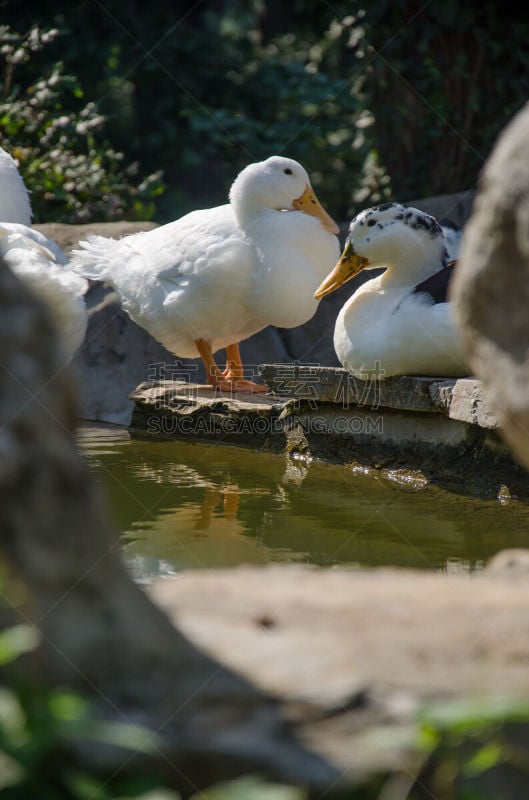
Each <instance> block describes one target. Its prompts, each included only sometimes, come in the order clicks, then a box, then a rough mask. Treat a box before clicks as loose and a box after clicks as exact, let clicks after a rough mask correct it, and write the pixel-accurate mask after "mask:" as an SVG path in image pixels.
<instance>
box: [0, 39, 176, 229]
mask: <svg viewBox="0 0 529 800" xmlns="http://www.w3.org/2000/svg"><path fill="white" fill-rule="evenodd" d="M57 35H58V31H57V30H55V29H51V30H47V31H44V30H42V29H40V28H39V27H38V26H34V27H32V28H31V29H30V31H29V32H28V33H27V34H25V35H21V34H18V33H16V32H14V31H12V30H11V29H10V28H8V27H6V26H3V27H0V53H1V54H2V56H3V58H4V62H5V72H4V82H3V86H2V92H1V94H2V101H1V102H0V143H1V144H2V146H4V147H5V149H6V150H7V151H8V152H10V153H11V154H12V155H13V156H15V157H16V158H17V159H18V161H19V168H20V172H21V174H22V176H23V178H24V181H25V183H26V186H27V187H28V189H29V190H30V191H31V193H32V207H33V213H34V219H35V221H38V222H44V221H54V222H88V221H94V220H115V219H123V218H129V219H150V218H151V217H152V216H153V214H154V209H155V207H154V202H153V201H154V198H155V197H156V196H157V195H158V194H159V193H160V192H161V191H162V184H161V174H160V173H156V174H152V175H149V176H148V177H147V178H145V179H144V180H142V181H141V182H140V183H139V184H138V185H137V184H136V181H137V178H138V165H137V164H132V165H130V166H128V167H124V166H123V154H122V153H119V152H116V151H115V150H114V149H113V148H112V147H110V146H109V145H108V144H107V143H106V142H104V141H99V140H98V139H97V138H96V134H97V133H98V132H99V131H100V130H101V129H102V127H103V126H104V123H105V119H104V117H103V116H102V115H101V114H99V113H98V112H97V109H96V107H95V104H94V103H92V102H88V103H85V102H84V93H83V90H82V88H81V85H80V84H79V81H78V80H77V79H76V78H75V77H73V76H71V75H65V74H64V72H63V64H62V63H61V62H57V63H54V64H53V65H52V66H51V67H50V68H49V71H47V73H46V75H45V76H41V77H39V76H38V74H36V72H35V70H36V69H38V67H37V66H36V63H34V62H35V61H36V60H37V56H38V54H40V52H41V50H43V49H44V48H46V46H47V45H49V44H50V43H52V42H53V41H54V39H55V38H56V37H57ZM21 68H24V70H23V75H24V77H25V78H27V79H30V82H29V85H26V86H25V87H23V86H22V84H21V83H18V82H17V80H16V79H17V73H18V71H19V70H21ZM31 78H34V80H31Z"/></svg>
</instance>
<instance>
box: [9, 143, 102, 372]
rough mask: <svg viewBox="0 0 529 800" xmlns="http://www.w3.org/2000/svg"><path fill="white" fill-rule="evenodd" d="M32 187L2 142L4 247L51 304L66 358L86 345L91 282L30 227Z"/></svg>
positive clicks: (33, 288) (25, 278)
mask: <svg viewBox="0 0 529 800" xmlns="http://www.w3.org/2000/svg"><path fill="white" fill-rule="evenodd" d="M31 216H32V214H31V204H30V200H29V193H28V190H27V189H26V186H25V184H24V181H23V180H22V177H21V175H20V173H19V171H18V167H17V164H16V161H15V160H14V159H13V158H12V157H11V156H10V155H9V154H8V153H7V152H6V151H5V150H4V149H3V148H1V147H0V253H1V254H2V255H3V257H4V259H5V261H6V263H7V264H8V265H9V267H10V268H11V270H12V271H13V272H14V273H15V274H16V275H17V276H18V277H19V278H20V280H22V281H23V282H24V283H25V284H26V285H27V286H28V288H29V289H30V290H31V291H33V292H34V293H35V294H36V295H37V296H38V297H39V298H40V300H41V301H42V302H43V303H44V304H45V305H46V306H47V308H48V311H49V313H50V317H51V319H52V322H53V324H54V325H55V328H56V330H57V333H58V336H59V339H60V343H61V346H62V350H63V352H64V354H65V357H66V359H68V360H69V359H70V358H71V357H72V356H73V355H74V353H75V352H76V350H77V349H78V348H79V347H80V346H81V344H82V342H83V340H84V336H85V333H86V326H87V318H88V315H87V310H86V304H85V301H84V299H83V296H84V294H85V292H86V291H87V289H88V283H87V281H86V280H84V278H81V277H80V276H79V275H77V274H76V273H74V272H72V271H71V270H70V269H69V267H68V259H67V258H66V256H65V254H64V253H63V251H62V250H61V248H60V247H59V246H58V244H57V243H56V242H54V241H53V240H52V239H49V238H48V237H46V236H44V235H43V234H42V233H40V232H39V231H37V230H35V229H34V228H32V227H31Z"/></svg>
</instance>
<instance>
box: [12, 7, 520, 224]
mask: <svg viewBox="0 0 529 800" xmlns="http://www.w3.org/2000/svg"><path fill="white" fill-rule="evenodd" d="M0 11H1V13H0V23H1V24H3V25H4V26H8V30H6V29H4V31H3V33H2V37H3V39H2V41H3V45H4V46H3V59H4V64H3V70H2V72H3V75H2V78H1V80H2V88H1V96H0V143H1V144H2V145H3V146H5V147H6V148H7V149H9V150H10V151H13V149H15V150H16V151H17V153H16V154H17V156H18V157H19V159H20V161H21V170H22V172H23V174H24V177H25V179H26V181H27V183H28V184H29V186H30V187H31V189H32V190H33V204H34V209H35V219H36V221H51V220H63V221H88V220H97V219H119V218H122V217H129V218H141V217H154V218H155V219H157V220H159V221H167V220H169V219H172V218H175V217H177V216H179V215H181V214H183V213H185V212H186V211H188V210H190V209H193V208H197V207H204V206H208V205H215V204H217V203H222V202H224V201H225V197H226V192H227V189H228V187H229V185H230V183H231V181H232V180H233V178H234V176H235V175H236V173H237V172H238V171H239V170H240V169H241V168H242V167H243V166H245V165H246V164H247V163H248V162H250V161H256V160H260V159H262V158H265V157H267V156H269V155H271V154H273V153H282V154H285V155H289V156H291V157H293V158H296V159H298V160H300V161H301V162H302V163H303V164H304V165H305V166H306V167H307V169H308V170H309V172H310V174H311V176H312V178H313V182H314V184H315V187H316V189H317V191H318V193H319V195H320V197H321V199H322V201H323V202H324V203H325V204H326V205H327V206H328V208H329V209H330V211H331V213H332V214H333V215H334V216H335V217H337V218H340V219H346V218H347V217H348V216H349V215H350V214H351V213H352V212H353V211H354V210H355V209H357V208H359V207H362V206H366V205H369V204H371V203H373V202H375V201H377V200H380V199H384V198H387V197H389V196H392V197H395V198H397V199H400V200H410V199H413V198H417V197H424V196H428V195H432V194H442V193H445V192H453V191H458V190H464V189H468V188H470V187H472V186H474V185H475V183H476V179H477V176H478V173H479V170H480V168H481V166H482V164H483V161H484V159H485V158H486V156H487V155H488V153H489V151H490V149H491V146H492V144H493V142H494V140H495V138H496V136H497V135H498V133H499V131H500V130H501V128H502V127H503V126H504V125H505V123H506V122H507V121H508V120H509V119H510V117H511V116H512V115H513V113H514V112H515V111H517V110H518V109H519V108H520V107H521V105H523V103H524V102H525V101H526V100H527V99H528V97H529V49H528V48H527V46H526V45H527V40H528V38H529V37H528V33H529V8H528V7H527V5H526V6H525V10H524V7H523V4H522V8H521V9H520V4H518V3H514V2H511V1H510V0H505V2H503V3H497V2H490V0H485V1H484V2H479V3H478V2H476V0H471V1H470V2H468V3H464V4H462V3H460V2H457V0H443V2H440V0H430V2H422V0H371V1H370V2H369V3H364V2H363V0H351V1H350V2H342V1H341V0H332V2H331V1H329V2H327V0H290V2H288V3H287V2H284V0H223V1H222V0H172V2H168V1H167V0H149V1H148V2H145V0H128V1H127V0H50V1H49V2H46V3H43V2H42V0H26V2H25V3H20V2H18V1H17V0H2V1H1V2H0ZM34 26H39V29H40V31H41V33H42V32H44V31H47V30H50V29H52V28H56V29H57V30H58V31H59V33H58V34H57V35H55V36H51V37H49V39H50V41H47V42H46V41H44V42H43V41H42V36H41V37H40V44H39V42H37V41H36V40H37V39H38V38H39V37H38V34H36V33H35V32H33V34H32V36H33V44H32V43H31V42H29V44H28V32H29V31H31V29H32V28H34ZM15 33H16V34H18V35H19V38H18V40H16V37H15V38H13V37H14V34H15ZM9 37H11V39H10V38H9ZM24 37H25V38H24ZM17 42H18V43H17ZM21 48H22V50H24V48H25V55H24V53H22V54H21ZM58 62H60V63H61V64H62V66H57V63H58ZM50 76H51V86H50V85H49V82H50ZM39 81H40V84H39ZM37 84H38V85H40V95H39V92H38V91H37V90H36V89H35V86H36V85H37ZM46 88H47V89H48V91H49V95H50V96H43V95H46V91H45V90H46ZM39 103H40V105H39ZM32 104H33V105H32ZM83 114H84V116H83ZM79 115H81V116H79ZM103 118H104V119H103ZM57 120H59V121H60V124H57ZM68 120H70V122H68ZM50 128H51V130H50ZM50 153H53V156H51V157H50ZM61 159H62V160H61ZM76 159H77V160H76ZM57 165H59V167H60V168H59V169H57ZM160 172H162V173H163V177H162V176H161V175H160ZM65 173H67V174H65ZM163 186H164V187H165V191H163Z"/></svg>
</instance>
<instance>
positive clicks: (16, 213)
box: [0, 147, 32, 226]
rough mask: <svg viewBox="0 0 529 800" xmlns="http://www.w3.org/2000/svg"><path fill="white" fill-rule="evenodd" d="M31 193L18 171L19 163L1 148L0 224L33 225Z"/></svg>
mask: <svg viewBox="0 0 529 800" xmlns="http://www.w3.org/2000/svg"><path fill="white" fill-rule="evenodd" d="M31 217H32V214H31V203H30V200H29V192H28V190H27V189H26V185H25V183H24V181H23V179H22V176H21V174H20V173H19V171H18V166H17V162H16V161H15V159H14V158H13V157H12V156H10V155H9V153H7V152H6V151H5V150H4V149H3V147H0V222H18V223H20V224H21V225H27V226H29V225H31Z"/></svg>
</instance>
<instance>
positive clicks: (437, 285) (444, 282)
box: [412, 260, 457, 305]
mask: <svg viewBox="0 0 529 800" xmlns="http://www.w3.org/2000/svg"><path fill="white" fill-rule="evenodd" d="M456 264H457V261H456V260H454V261H449V262H448V264H447V265H446V267H443V268H442V269H440V270H439V271H438V272H435V273H434V274H433V275H430V277H428V278H426V279H425V280H424V281H421V283H418V284H417V286H415V288H414V289H413V292H412V294H419V293H421V292H422V293H424V294H427V295H429V297H430V298H431V301H430V302H431V304H432V305H436V304H437V303H446V302H448V287H449V285H450V281H451V280H452V276H453V274H454V267H455V265H456Z"/></svg>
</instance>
